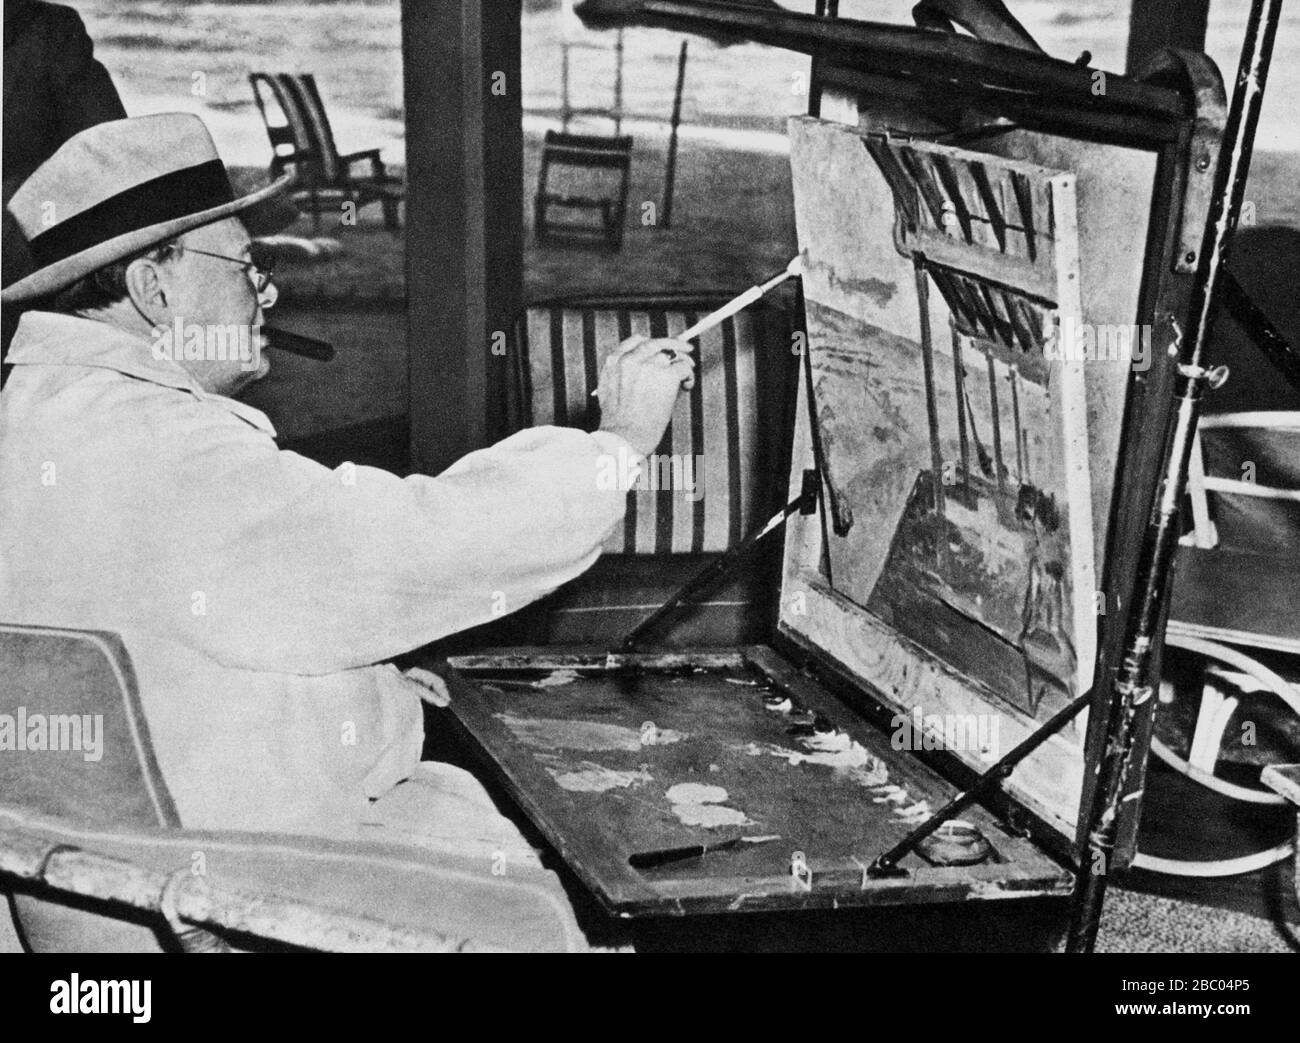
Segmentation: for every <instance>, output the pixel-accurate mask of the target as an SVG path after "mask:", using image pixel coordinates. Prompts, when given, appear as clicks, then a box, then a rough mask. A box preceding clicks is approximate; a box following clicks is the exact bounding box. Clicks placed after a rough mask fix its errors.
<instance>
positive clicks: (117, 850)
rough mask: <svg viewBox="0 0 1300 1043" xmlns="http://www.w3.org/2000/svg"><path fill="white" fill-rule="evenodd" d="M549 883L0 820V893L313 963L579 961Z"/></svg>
mask: <svg viewBox="0 0 1300 1043" xmlns="http://www.w3.org/2000/svg"><path fill="white" fill-rule="evenodd" d="M196 854H201V856H202V859H201V862H196ZM6 877H7V878H8V879H5V878H6ZM548 879H549V874H547V873H546V871H545V870H543V869H541V867H536V868H534V867H531V866H527V865H511V867H510V873H509V875H508V876H499V875H494V874H493V867H492V862H491V860H488V859H484V858H482V857H475V856H471V855H466V854H458V853H454V852H442V851H434V850H430V849H426V848H422V847H416V846H413V845H407V844H401V843H391V842H378V841H375V842H357V841H335V840H328V839H324V838H319V837H305V836H286V835H282V834H264V833H237V832H200V831H195V830H186V829H165V830H139V829H132V828H130V827H123V828H114V827H111V826H107V827H102V828H98V827H93V826H89V827H88V826H79V825H76V824H72V823H69V822H67V821H65V820H60V819H54V818H51V817H49V816H43V815H37V814H35V813H31V812H28V811H26V810H24V809H18V808H14V807H11V806H0V887H5V888H7V887H10V886H13V884H14V883H15V882H17V883H24V884H26V885H44V887H46V888H52V889H53V890H54V891H55V892H59V893H61V894H65V895H79V896H82V897H83V898H90V899H97V900H100V901H105V902H109V903H111V904H112V905H114V906H118V907H127V906H129V907H133V908H134V909H136V910H137V911H138V912H143V913H144V914H146V915H147V916H153V917H161V916H163V915H164V914H165V913H166V914H168V915H169V918H174V919H178V920H179V921H180V922H181V923H182V924H184V925H187V926H199V927H202V928H206V929H212V930H218V931H234V932H238V933H240V934H246V935H252V936H255V937H260V938H264V939H270V940H272V941H274V942H279V943H281V944H288V945H295V946H303V947H307V948H313V949H325V950H337V951H429V950H434V951H466V950H492V949H522V950H534V951H557V950H558V951H563V950H568V951H575V950H578V951H581V950H582V949H585V948H586V942H585V939H583V937H582V935H581V932H580V931H579V930H578V928H577V925H576V924H575V923H574V922H573V920H572V914H571V913H570V912H569V910H568V907H567V905H566V904H565V902H564V900H563V898H562V897H560V896H558V895H557V891H558V885H555V884H549V883H548ZM42 893H45V892H42ZM169 908H170V911H169ZM137 915H138V913H137ZM72 948H73V950H74V951H75V940H74V942H73V946H72Z"/></svg>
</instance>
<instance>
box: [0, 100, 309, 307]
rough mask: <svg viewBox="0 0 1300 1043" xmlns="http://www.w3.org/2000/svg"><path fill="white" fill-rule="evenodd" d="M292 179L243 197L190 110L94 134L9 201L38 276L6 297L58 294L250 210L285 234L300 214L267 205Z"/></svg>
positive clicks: (69, 145)
mask: <svg viewBox="0 0 1300 1043" xmlns="http://www.w3.org/2000/svg"><path fill="white" fill-rule="evenodd" d="M292 179H293V178H292V175H285V176H284V177H282V178H280V179H279V180H278V181H276V182H274V183H273V184H271V185H268V186H266V187H265V188H261V189H258V190H257V191H256V192H253V193H251V194H249V195H246V196H240V197H239V198H235V195H234V192H233V191H232V189H231V187H230V179H229V178H228V177H227V175H226V168H225V165H224V164H223V163H222V162H221V158H220V157H219V156H218V155H217V148H216V146H215V145H214V144H213V143H212V136H211V135H210V134H209V133H208V128H207V127H206V126H204V123H203V121H202V120H201V119H199V117H198V116H194V115H191V114H189V113H183V112H168V113H160V114H158V115H154V116H137V117H135V118H133V119H125V120H112V121H110V122H108V123H100V124H98V125H96V126H94V127H90V128H88V129H86V130H83V131H82V132H81V133H80V134H76V135H74V136H73V137H71V138H69V139H68V140H67V141H66V142H64V143H63V145H61V146H60V147H59V150H58V151H57V152H55V153H54V155H53V156H51V157H50V158H49V159H47V160H46V161H45V162H44V163H42V164H41V165H40V166H39V167H38V168H37V169H36V170H35V172H33V174H32V175H31V177H29V178H28V179H27V180H26V181H25V182H23V185H22V187H21V188H19V189H18V191H17V192H15V193H14V195H13V198H12V199H11V200H10V201H9V212H10V213H11V214H12V215H13V216H14V220H15V221H16V222H17V223H18V227H19V229H21V231H22V233H23V235H24V236H25V237H26V238H27V242H28V245H29V248H30V250H31V254H32V262H33V264H34V265H35V267H36V270H35V271H34V272H32V274H30V275H28V276H26V277H25V278H23V279H20V280H18V281H17V282H15V283H14V284H13V285H12V286H7V287H5V289H4V291H3V293H2V294H0V299H3V301H4V303H6V304H14V303H19V302H22V301H29V300H32V299H34V298H37V297H43V296H45V295H46V294H50V293H54V292H55V291H57V290H62V289H64V288H65V287H68V286H71V285H72V284H73V283H74V282H76V281H77V280H78V279H80V278H82V277H84V276H86V275H89V274H90V273H91V272H93V271H96V270H97V269H99V268H102V267H104V266H105V265H106V264H111V263H112V262H113V261H117V260H121V259H122V258H123V257H129V256H130V255H131V254H133V253H136V252H138V251H140V250H143V249H145V248H146V247H149V246H152V245H153V244H155V243H160V242H164V241H165V240H167V239H171V238H173V237H174V236H177V235H180V234H181V233H182V232H187V231H189V230H190V229H192V228H198V227H199V226H201V225H206V224H211V223H212V222H213V221H219V220H221V219H222V218H223V217H228V216H230V215H231V214H238V213H241V212H243V211H249V210H250V208H255V209H253V210H252V211H251V212H250V213H248V214H245V217H246V218H249V217H254V218H255V217H256V216H258V212H259V211H261V212H262V216H263V217H264V218H267V217H269V218H270V222H271V223H272V224H279V225H280V226H281V227H283V225H285V224H288V223H290V221H291V220H292V219H293V217H296V216H297V215H296V211H294V210H292V208H288V207H287V206H284V205H283V204H281V206H282V207H284V209H283V210H282V212H281V213H279V214H268V213H266V211H267V207H266V206H265V205H263V204H264V203H265V202H266V201H267V200H270V199H271V197H272V196H274V195H276V194H277V193H279V192H281V191H282V190H283V189H284V188H285V187H286V186H287V185H288V184H289V182H290V181H291V180H292ZM250 223H251V224H254V225H255V224H257V222H256V221H253V222H250ZM262 224H263V225H264V226H266V225H267V221H265V220H264V221H263V222H262ZM250 230H252V231H255V232H256V231H269V230H271V228H270V227H262V228H250Z"/></svg>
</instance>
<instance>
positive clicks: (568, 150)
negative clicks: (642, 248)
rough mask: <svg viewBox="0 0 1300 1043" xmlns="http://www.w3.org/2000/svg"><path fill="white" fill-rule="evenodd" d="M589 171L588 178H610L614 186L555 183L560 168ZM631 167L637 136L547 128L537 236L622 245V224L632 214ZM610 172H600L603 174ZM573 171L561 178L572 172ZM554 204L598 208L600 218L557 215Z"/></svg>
mask: <svg viewBox="0 0 1300 1043" xmlns="http://www.w3.org/2000/svg"><path fill="white" fill-rule="evenodd" d="M575 170H582V171H586V172H587V173H588V175H589V177H588V179H587V181H588V182H596V181H597V180H609V181H610V182H611V184H610V186H609V190H608V191H607V192H606V193H603V194H596V193H597V192H598V191H599V188H598V187H587V188H585V189H584V190H582V191H557V190H555V189H554V188H552V181H553V179H555V177H556V173H555V172H556V171H569V172H572V171H575ZM631 171H632V139H631V137H629V136H627V135H622V136H618V137H609V138H606V137H600V136H598V135H594V134H569V133H567V132H565V131H558V130H548V131H547V132H546V137H545V139H544V141H543V142H542V168H541V172H540V173H539V174H538V178H537V197H536V201H535V212H534V216H535V228H536V233H537V241H538V242H539V243H546V242H550V241H552V240H556V239H559V240H567V241H579V242H591V243H597V244H603V245H604V246H606V247H608V248H609V249H610V250H614V251H617V250H619V249H620V248H621V247H622V245H623V224H624V222H625V220H626V218H627V193H628V182H629V180H630V178H631ZM602 174H604V175H606V176H605V177H604V178H601V176H600V175H602ZM573 176H574V175H573V174H572V173H569V174H562V175H560V177H561V178H564V177H569V178H572V177H573ZM553 210H570V211H573V210H576V211H579V212H582V211H587V212H594V213H595V215H596V217H597V221H596V222H595V223H593V222H591V221H583V220H579V219H575V218H574V217H572V216H571V217H568V218H567V219H563V220H556V218H555V217H554V215H553V213H552V211H553Z"/></svg>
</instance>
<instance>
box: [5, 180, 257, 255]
mask: <svg viewBox="0 0 1300 1043" xmlns="http://www.w3.org/2000/svg"><path fill="white" fill-rule="evenodd" d="M234 198H235V197H234V193H233V192H232V191H231V188H230V179H229V178H228V177H227V176H226V168H225V165H224V164H223V163H222V162H221V160H219V159H210V160H208V161H207V162H206V163H199V164H197V165H196V166H192V167H184V168H182V169H180V170H173V171H172V172H171V173H168V174H163V175H161V176H159V177H155V178H150V179H149V180H148V181H142V182H141V183H140V184H138V185H134V186H132V187H131V188H128V189H127V190H126V191H125V192H119V193H118V194H117V195H115V196H109V197H108V198H107V199H105V200H102V201H101V202H98V203H96V204H95V205H94V206H92V207H87V208H86V209H85V210H83V211H81V213H79V214H76V215H74V216H73V217H70V218H68V219H67V220H66V221H62V222H60V223H59V224H56V225H54V226H53V227H51V228H48V229H46V230H45V231H43V232H41V233H40V235H37V236H35V237H34V238H33V239H32V240H31V241H30V242H29V243H28V246H29V247H30V249H31V254H32V260H33V261H34V262H35V263H36V267H38V268H46V267H48V266H49V265H52V264H57V263H58V262H59V261H62V260H65V259H66V258H69V257H72V256H73V255H75V254H79V253H81V252H82V251H84V250H89V249H91V248H92V247H95V246H98V245H99V244H100V243H106V242H108V241H109V240H110V239H116V238H117V237H118V236H120V235H126V234H128V233H129V232H136V231H139V230H140V229H142V228H150V227H152V226H154V225H160V224H164V223H166V222H168V221H175V220H177V219H179V218H183V217H189V216H191V215H193V214H197V213H202V212H203V211H204V210H211V209H212V208H213V207H218V206H223V205H225V204H226V203H230V202H233V201H234Z"/></svg>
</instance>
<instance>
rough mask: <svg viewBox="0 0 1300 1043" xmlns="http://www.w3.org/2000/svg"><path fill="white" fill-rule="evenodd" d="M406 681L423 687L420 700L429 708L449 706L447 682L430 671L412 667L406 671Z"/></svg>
mask: <svg viewBox="0 0 1300 1043" xmlns="http://www.w3.org/2000/svg"><path fill="white" fill-rule="evenodd" d="M406 677H407V679H408V680H411V681H414V682H415V683H416V684H418V685H421V686H423V688H424V691H423V692H421V693H420V698H421V699H423V700H424V701H425V702H426V703H429V704H430V705H431V706H450V705H451V692H449V691H448V690H447V682H446V681H444V680H443V679H442V678H441V677H440V676H438V675H437V674H435V673H434V672H433V671H432V670H426V669H425V668H424V667H422V666H413V667H411V669H409V670H407V671H406Z"/></svg>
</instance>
